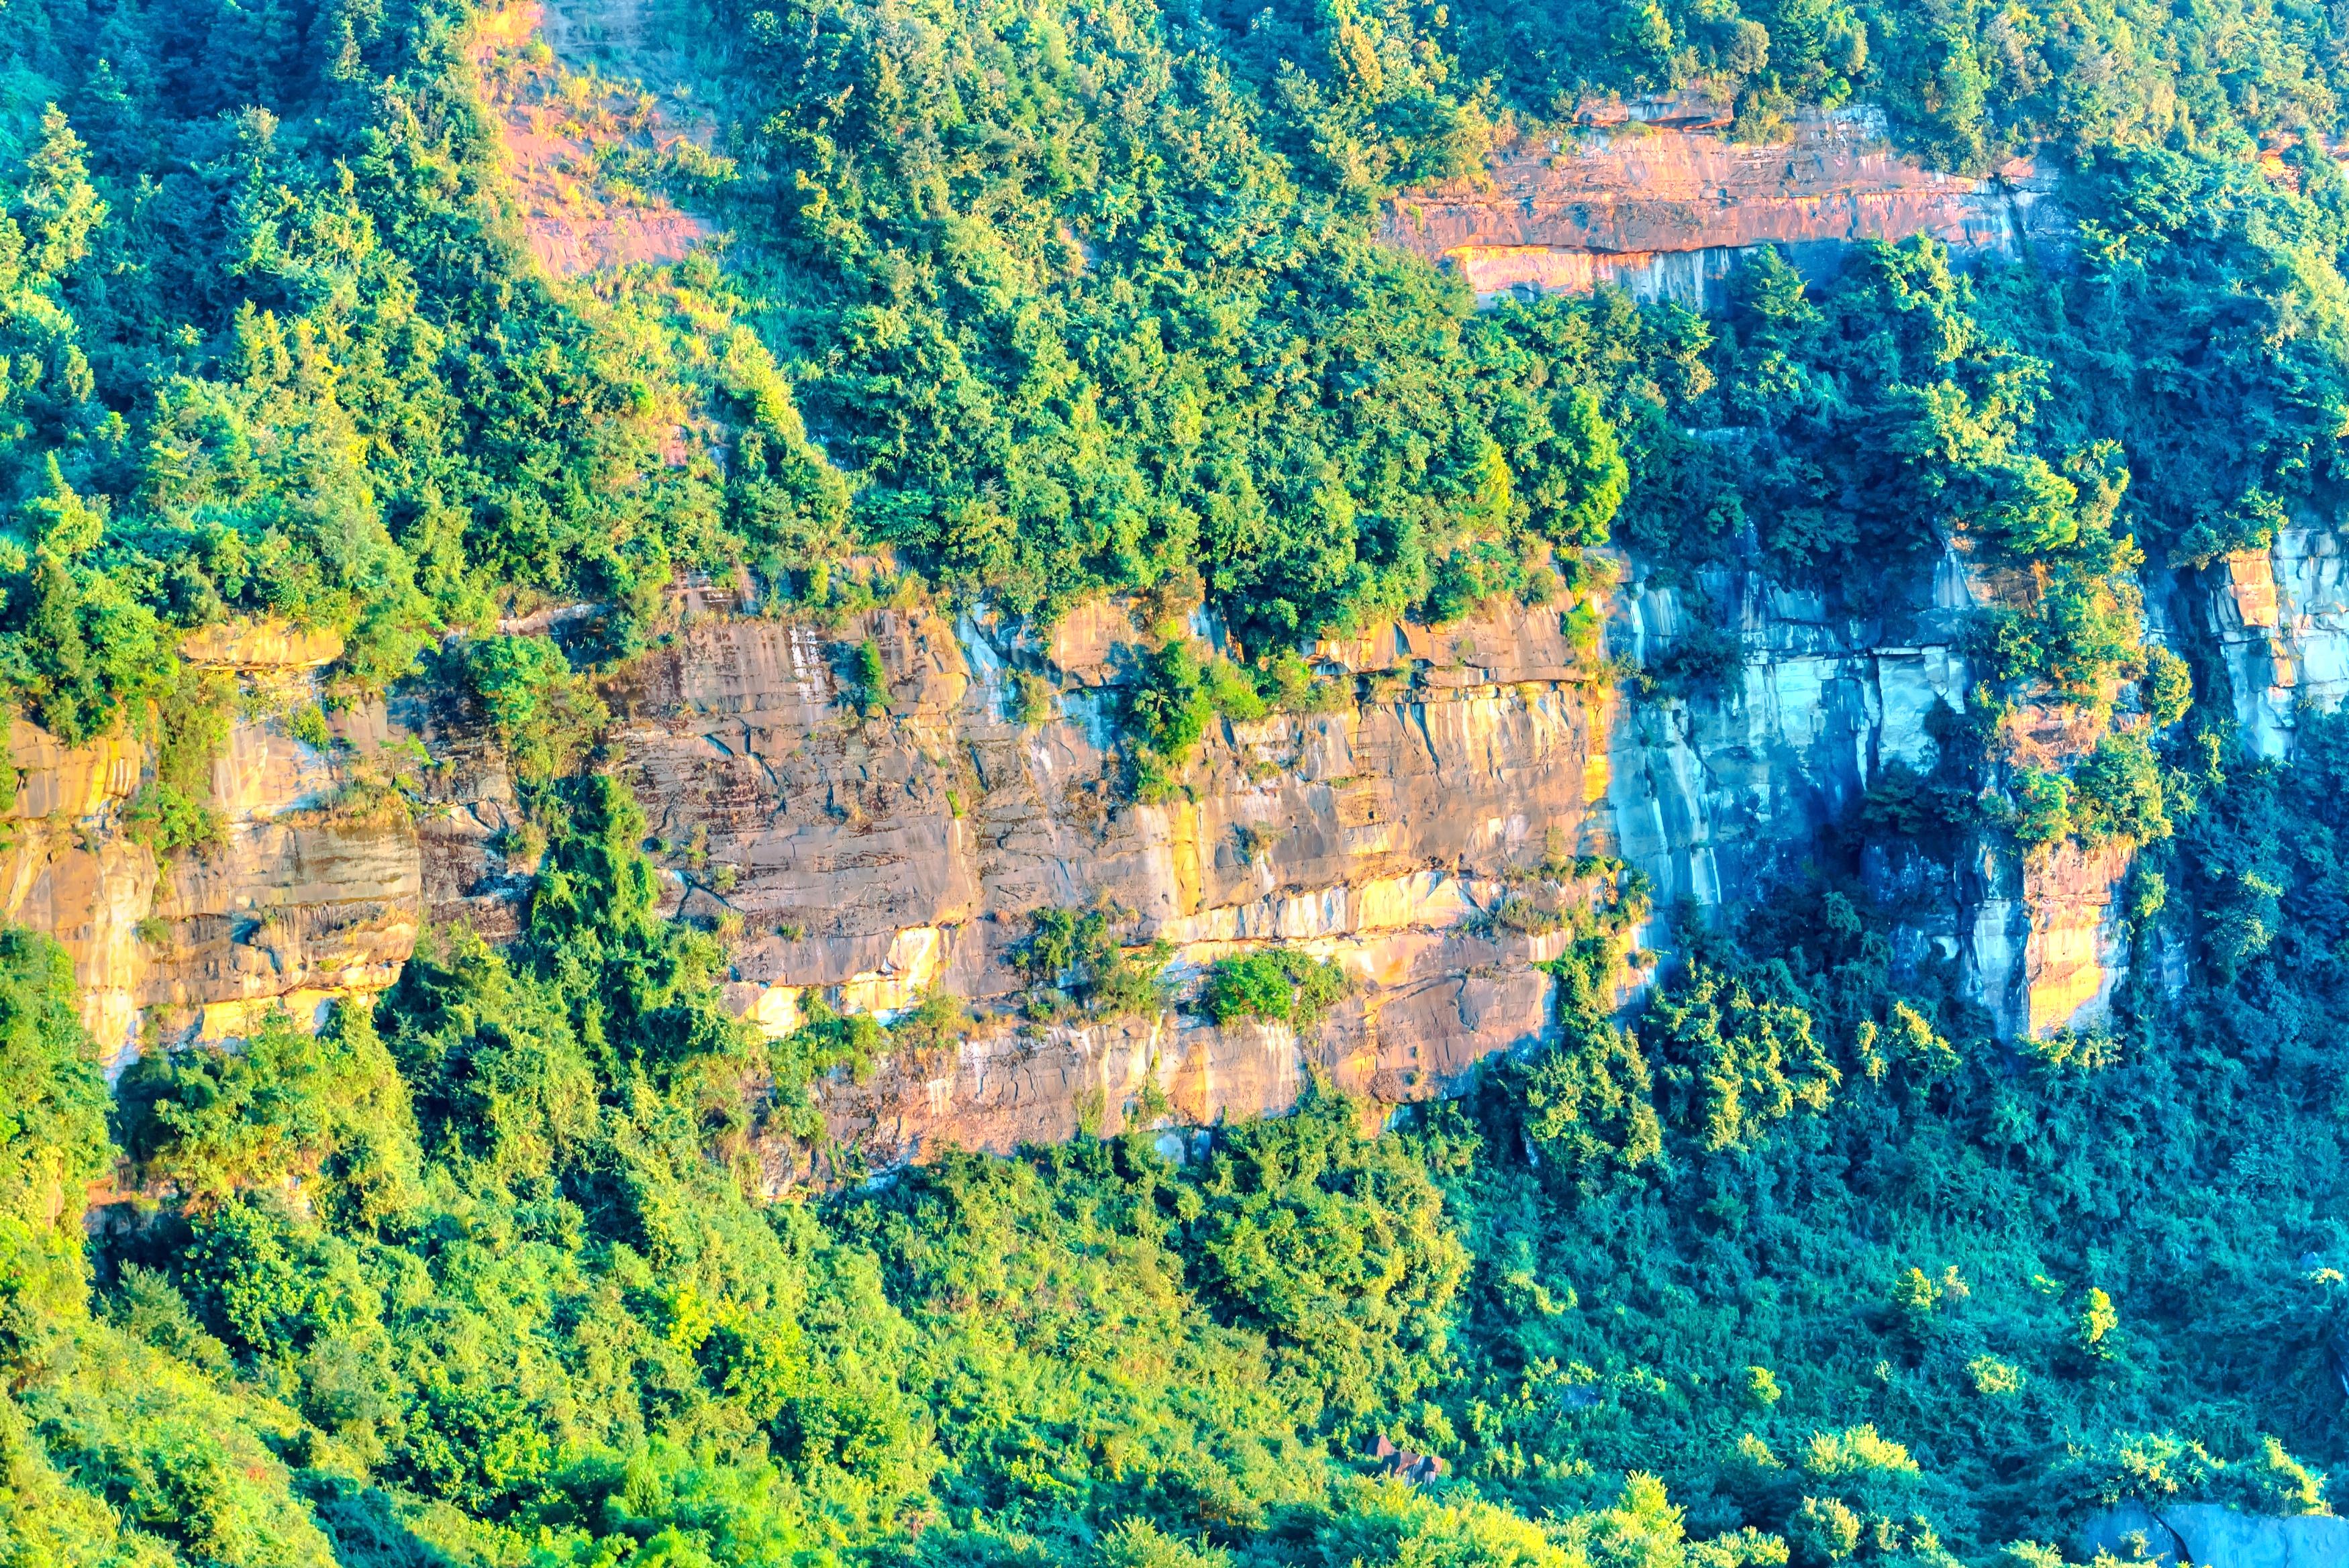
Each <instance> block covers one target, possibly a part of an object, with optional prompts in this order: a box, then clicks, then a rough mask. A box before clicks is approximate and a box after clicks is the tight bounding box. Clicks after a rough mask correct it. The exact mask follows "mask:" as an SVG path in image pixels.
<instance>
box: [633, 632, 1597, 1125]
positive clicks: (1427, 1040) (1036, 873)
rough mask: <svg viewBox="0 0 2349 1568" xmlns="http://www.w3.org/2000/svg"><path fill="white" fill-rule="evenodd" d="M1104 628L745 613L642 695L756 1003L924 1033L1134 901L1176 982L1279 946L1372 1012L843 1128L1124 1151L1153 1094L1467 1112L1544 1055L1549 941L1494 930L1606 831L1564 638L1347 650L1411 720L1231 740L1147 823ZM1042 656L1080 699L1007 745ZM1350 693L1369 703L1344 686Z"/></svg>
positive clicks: (1198, 1105)
mask: <svg viewBox="0 0 2349 1568" xmlns="http://www.w3.org/2000/svg"><path fill="white" fill-rule="evenodd" d="M1121 621H1122V617H1120V616H1119V615H1118V614H1117V613H1116V612H1115V611H1114V610H1112V609H1110V608H1108V607H1100V608H1097V609H1096V610H1094V611H1093V612H1092V613H1090V614H1080V615H1078V616H1076V617H1073V618H1071V621H1070V622H1069V623H1068V624H1065V625H1064V626H1063V627H1062V628H1061V631H1060V634H1058V636H1057V637H1056V638H1055V639H1054V641H1053V643H1052V644H1051V645H1050V646H1047V647H1026V646H1023V645H1021V644H1020V642H1019V639H1018V638H1017V637H1016V636H1015V635H1013V634H1011V633H1010V632H1009V630H1008V629H1006V628H1002V627H999V626H990V625H983V624H979V623H978V622H976V621H972V620H966V621H965V622H964V623H963V624H962V625H961V627H960V628H957V627H956V626H954V625H951V624H948V623H947V621H945V620H944V619H942V618H940V617H938V616H936V615H934V614H928V613H926V612H922V611H915V612H910V613H905V614H874V615H871V616H869V617H867V618H865V619H864V621H863V622H861V623H853V624H848V625H844V626H841V627H836V628H831V629H829V630H826V631H820V630H819V629H818V628H816V627H814V626H812V625H811V624H808V623H806V622H804V621H783V620H761V619H755V618H740V619H724V620H719V621H714V622H711V623H708V624H703V625H700V626H698V627H696V628H694V629H692V630H691V631H690V632H689V633H688V634H687V635H686V636H685V637H684V638H683V639H681V641H680V642H679V644H678V646H676V647H674V648H672V649H670V650H667V651H665V652H664V653H662V654H660V655H656V656H654V657H652V658H649V659H647V660H646V661H644V662H643V663H642V664H641V665H638V666H637V667H636V668H635V669H634V670H632V672H631V673H630V675H629V676H628V677H627V678H626V680H625V681H622V682H620V683H618V684H616V686H614V687H613V688H612V690H611V692H610V693H609V696H610V697H611V700H612V702H613V707H614V711H615V714H616V718H617V720H618V724H619V731H618V738H619V740H620V743H621V745H622V747H623V748H624V749H625V753H626V757H627V758H628V761H627V763H626V774H627V776H628V778H629V779H630V781H631V783H632V784H633V785H634V786H635V787H636V790H637V793H638V796H639V798H640V799H642V800H643V801H644V802H645V804H646V807H647V811H648V813H649V814H650V816H651V819H652V822H653V829H654V831H655V832H656V833H657V834H658V835H660V836H661V837H662V838H663V839H664V840H666V841H667V842H669V843H670V844H672V845H687V846H690V847H691V848H690V851H689V852H688V856H687V858H686V863H684V864H683V865H682V866H680V867H679V868H678V870H677V872H676V873H675V876H676V880H675V882H674V885H673V887H672V890H671V894H670V902H671V904H672V906H673V907H674V908H675V909H676V910H677V911H678V913H681V914H684V915H687V916H689V917H696V918H702V919H708V920H713V921H715V920H721V919H725V918H727V917H729V916H732V917H737V918H739V919H740V922H741V935H740V939H739V943H738V946H737V959H736V966H735V974H736V976H737V980H736V988H735V996H736V1000H737V1003H738V1005H739V1006H740V1007H741V1008H742V1010H743V1011H744V1012H745V1013H747V1014H749V1015H750V1016H754V1017H756V1018H758V1019H759V1020H761V1023H762V1024H763V1025H764V1026H767V1027H769V1028H771V1029H774V1030H778V1031H780V1030H782V1029H785V1028H788V1027H790V1026H792V1023H793V1022H794V1021H795V1020H796V1018H797V1017H798V1016H800V1012H801V1008H802V1002H803V999H804V997H805V996H806V995H807V994H808V993H809V992H810V991H811V990H815V989H821V990H823V992H824V993H825V994H826V995H828V996H829V998H830V999H831V1000H832V1002H833V1005H835V1006H842V1005H844V1006H854V1007H862V1008H872V1009H876V1010H889V1009H893V1008H896V1007H903V1006H909V1005H911V1004H912V1003H913V1002H914V1001H916V1000H917V999H918V997H919V995H921V993H922V992H923V991H924V990H926V988H927V987H929V986H930V985H945V986H946V987H947V989H949V990H950V991H952V992H954V993H955V994H957V995H961V996H965V997H968V998H971V999H974V1000H976V1001H979V1002H981V1003H988V1002H1000V1001H1004V1000H1007V999H1008V998H1009V997H1010V996H1011V995H1012V994H1013V993H1015V992H1017V991H1019V989H1021V987H1022V986H1023V985H1025V980H1024V979H1023V978H1022V977H1021V976H1020V975H1018V974H1017V973H1016V972H1015V971H1014V970H1013V968H1012V967H1011V965H1010V961H1009V958H1010V951H1011V949H1012V947H1013V945H1014V944H1016V943H1017V942H1018V941H1019V939H1020V938H1021V937H1023V936H1024V935H1025V934H1026V932H1027V929H1028V924H1027V919H1026V917H1027V916H1028V914H1029V913H1030V912H1032V911H1034V910H1036V909H1039V908H1041V907H1046V906H1057V907H1099V906H1110V907H1113V908H1115V909H1117V910H1120V911H1123V912H1125V913H1127V915H1128V916H1130V919H1129V921H1128V923H1127V927H1126V934H1127V935H1128V936H1129V938H1130V939H1132V940H1136V941H1146V940H1151V939H1154V938H1163V939H1164V940H1166V941H1168V942H1169V943H1171V944H1173V945H1174V949H1175V952H1176V960H1175V973H1176V974H1177V975H1185V974H1190V973H1195V972H1196V971H1197V970H1199V969H1201V968H1203V967H1204V966H1205V965H1207V964H1209V963H1212V962H1213V961H1214V959H1215V958H1216V957H1218V956H1220V955H1222V954H1227V953H1233V952H1238V951H1244V950H1247V949H1249V948H1252V947H1257V946H1262V945H1266V944H1272V943H1276V942H1278V943H1282V944H1291V945H1295V946H1298V947H1301V948H1303V949H1305V950H1306V951H1308V952H1310V953H1313V954H1316V955H1318V956H1321V957H1325V958H1328V959H1330V960H1331V961H1333V962H1335V963H1337V964H1339V965H1341V966H1342V967H1343V968H1345V969H1346V970H1347V971H1348V972H1349V974H1350V975H1352V976H1353V977H1354V978H1355V980H1356V982H1357V985H1356V987H1355V990H1354V993H1353V995H1350V997H1349V998H1348V999H1347V1000H1346V1001H1345V1002H1343V1003H1341V1004H1340V1006H1339V1008H1338V1009H1337V1010H1336V1012H1335V1013H1334V1015H1333V1016H1331V1017H1330V1018H1329V1019H1328V1020H1326V1021H1325V1022H1324V1023H1323V1024H1322V1025H1321V1026H1319V1027H1318V1028H1317V1029H1315V1030H1313V1031H1310V1032H1309V1037H1307V1038H1305V1039H1303V1040H1300V1039H1299V1038H1298V1037H1297V1036H1296V1035H1295V1034H1294V1033H1293V1032H1291V1031H1290V1030H1289V1029H1288V1028H1287V1027H1286V1026H1263V1025H1255V1024H1249V1025H1243V1026H1232V1027H1228V1028H1221V1029H1219V1028H1216V1027H1214V1026H1209V1025H1206V1024H1205V1023H1204V1022H1202V1021H1200V1020H1197V1019H1195V1018H1190V1017H1176V1016H1165V1017H1161V1018H1157V1019H1149V1020H1134V1021H1129V1022H1124V1023H1120V1024H1113V1025H1105V1026H1083V1027H1078V1026H1026V1025H1019V1024H1017V1023H1012V1022H1009V1021H1006V1022H1001V1023H998V1024H995V1025H991V1026H988V1027H986V1028H984V1029H982V1031H981V1032H980V1034H979V1035H978V1037H976V1038H974V1039H973V1040H972V1041H970V1042H968V1044H967V1045H966V1046H965V1047H962V1048H961V1049H960V1050H959V1051H957V1052H956V1053H954V1056H953V1059H952V1060H949V1061H939V1062H930V1063H897V1064H894V1065H893V1066H892V1067H891V1068H888V1069H887V1070H885V1072H884V1074H883V1075H882V1076H881V1077H880V1078H877V1079H876V1080H875V1081H874V1082H873V1083H871V1084H868V1085H864V1086H841V1088H839V1089H838V1090H837V1091H836V1092H834V1093H833V1094H831V1095H830V1096H829V1097H828V1105H829V1107H830V1109H831V1110H832V1114H833V1127H834V1131H835V1133H836V1134H837V1135H838V1136H840V1137H841V1138H842V1139H843V1140H844V1141H846V1142H849V1143H851V1144H854V1145H861V1146H864V1147H867V1148H869V1149H870V1150H872V1151H873V1153H874V1156H875V1157H878V1158H883V1159H887V1158H894V1157H895V1155H896V1153H897V1152H898V1151H899V1150H918V1149H921V1148H925V1147H931V1146H935V1145H936V1143H938V1142H940V1141H942V1140H951V1141H954V1142H957V1143H959V1144H963V1145H966V1146H977V1147H1007V1146H1009V1144H1010V1143H1012V1142H1014V1141H1017V1140H1019V1139H1022V1138H1037V1137H1057V1136H1065V1135H1067V1134H1068V1133H1070V1132H1071V1131H1073V1130H1075V1128H1076V1126H1077V1125H1078V1122H1079V1119H1081V1118H1092V1119H1095V1120H1096V1122H1097V1123H1098V1124H1099V1125H1102V1126H1105V1127H1108V1128H1114V1127H1116V1126H1118V1125H1120V1123H1121V1121H1122V1119H1123V1116H1124V1115H1125V1114H1126V1113H1127V1111H1128V1109H1130V1107H1131V1106H1132V1105H1133V1104H1134V1103H1135V1102H1136V1101H1137V1100H1138V1099H1142V1098H1144V1097H1145V1093H1146V1090H1145V1085H1154V1086H1155V1092H1156V1093H1157V1094H1159V1095H1162V1096H1164V1098H1165V1099H1167V1100H1168V1101H1169V1102H1170V1103H1171V1104H1172V1105H1174V1107H1175V1108H1177V1111H1178V1114H1180V1115H1182V1116H1183V1117H1184V1118H1185V1119H1191V1120H1195V1121H1202V1122H1205V1121H1212V1120H1214V1119H1216V1118H1217V1117H1218V1116H1222V1115H1247V1114H1253V1113H1255V1112H1257V1111H1261V1110H1265V1109H1274V1108H1278V1107H1280V1106H1284V1105H1286V1104H1288V1102H1289V1101H1290V1100H1291V1099H1294V1097H1295V1094H1296V1090H1297V1085H1298V1084H1299V1082H1300V1081H1301V1079H1302V1078H1303V1075H1304V1073H1305V1072H1306V1071H1307V1069H1308V1068H1319V1069H1320V1070H1323V1071H1325V1072H1326V1073H1328V1074H1329V1075H1330V1077H1331V1078H1333V1079H1334V1080H1335V1081H1337V1082H1338V1083H1340V1084H1341V1085H1343V1086H1345V1087H1347V1088H1353V1089H1359V1090H1362V1091H1365V1092H1368V1093H1370V1094H1371V1095H1372V1096H1374V1097H1375V1098H1378V1099H1383V1100H1388V1101H1398V1100H1405V1099H1418V1098H1423V1097H1424V1096H1426V1095H1429V1094H1433V1093H1436V1092H1440V1091H1441V1089H1442V1088H1444V1086H1446V1085H1448V1084H1450V1083H1452V1082H1454V1081H1455V1080H1456V1079H1457V1078H1459V1076H1460V1075H1461V1074H1462V1072H1464V1070H1465V1069H1466V1068H1467V1067H1469V1066H1470V1065H1471V1064H1473V1063H1474V1062H1475V1061H1476V1060H1478V1059H1480V1058H1482V1057H1485V1056H1488V1055H1490V1054H1492V1053H1493V1052H1495V1051H1497V1050H1503V1049H1508V1048H1511V1047H1520V1046H1523V1045H1526V1044H1529V1043H1531V1042H1532V1041H1534V1040H1536V1039H1537V1038H1538V1037H1540V1035H1541V1033H1542V1031H1543V1029H1544V1028H1545V1026H1546V1025H1547V1013H1548V981H1547V976H1545V975H1541V974H1540V973H1539V972H1538V971H1537V970H1535V969H1534V968H1533V967H1532V965H1533V964H1534V963H1535V962H1536V961H1537V960H1539V959H1541V958H1544V957H1547V956H1549V952H1548V951H1547V948H1546V947H1545V945H1544V944H1545V941H1549V942H1552V943H1554V942H1555V940H1556V939H1544V938H1539V937H1532V936H1526V935H1522V934H1509V933H1506V932H1503V933H1492V932H1487V931H1486V930H1485V925H1486V924H1487V923H1486V922H1485V919H1484V916H1485V913H1487V912H1488V911H1489V910H1490V909H1491V908H1492V907H1493V906H1494V905H1495V903H1497V902H1498V901H1499V900H1500V898H1501V897H1502V896H1503V895H1504V893H1505V892H1506V891H1507V890H1508V888H1509V886H1510V885H1511V879H1512V878H1513V877H1522V876H1523V874H1524V872H1525V869H1526V866H1528V865H1529V864H1530V863H1531V862H1532V861H1537V860H1539V859H1540V858H1541V857H1542V855H1543V854H1544V853H1545V852H1546V851H1548V850H1550V849H1552V848H1554V847H1556V846H1557V845H1559V844H1563V845H1565V846H1567V847H1568V848H1569V849H1575V848H1588V847H1593V846H1597V845H1599V843H1601V842H1602V841H1604V839H1605V837H1606V834H1607V826H1606V821H1605V812H1604V810H1603V807H1604V801H1605V794H1606V784H1607V776H1606V756H1607V753H1606V748H1605V738H1606V734H1607V720H1608V707H1609V703H1608V698H1607V696H1605V693H1604V687H1603V686H1602V685H1600V684H1599V683H1598V682H1597V681H1595V680H1594V679H1593V674H1594V670H1593V665H1592V663H1591V661H1590V659H1589V658H1588V656H1586V655H1578V653H1577V652H1576V651H1575V650H1574V649H1573V648H1572V647H1571V646H1570V645H1568V641H1567V638H1566V635H1565V634H1564V632H1563V630H1562V629H1561V626H1560V616H1559V614H1558V612H1557V611H1555V610H1550V611H1546V612H1538V613H1534V614H1526V615H1520V616H1510V617H1506V618H1503V619H1500V620H1495V621H1486V622H1480V623H1472V624H1467V625H1464V626H1462V627H1458V628H1454V629H1453V630H1452V631H1450V632H1449V633H1448V634H1445V635H1444V636H1442V637H1437V636H1435V635H1433V634H1429V633H1426V632H1424V631H1423V630H1420V629H1417V628H1388V629H1386V630H1384V631H1383V632H1381V634H1379V635H1376V636H1373V637H1370V638H1365V639H1363V640H1361V642H1359V643H1356V644H1350V645H1344V646H1337V645H1331V646H1328V647H1325V648H1324V649H1323V650H1322V653H1323V655H1325V658H1326V660H1327V665H1326V667H1327V668H1328V669H1329V670H1330V672H1331V674H1332V676H1333V677H1339V676H1340V672H1345V671H1358V670H1359V671H1365V672H1376V673H1381V674H1392V678H1393V680H1394V684H1395V686H1396V687H1397V689H1396V690H1395V691H1394V693H1393V694H1392V696H1391V697H1387V698H1381V699H1380V700H1373V701H1371V702H1369V703H1366V704H1364V705H1362V706H1361V707H1357V706H1356V705H1355V704H1354V703H1353V702H1351V701H1347V702H1343V703H1341V704H1340V705H1337V706H1336V707H1334V708H1333V709H1332V711H1330V712H1327V713H1322V714H1315V715H1309V716H1304V717H1276V718H1268V719H1266V720H1263V721H1261V722H1258V723H1255V724H1249V725H1229V726H1226V727H1224V728H1223V730H1222V732H1221V733H1220V734H1219V735H1217V736H1215V737H1213V738H1211V741H1210V744H1209V746H1208V748H1207V749H1206V757H1205V758H1204V759H1203V760H1202V762H1201V763H1200V764H1199V765H1198V766H1197V767H1196V768H1195V769H1193V770H1192V771H1191V772H1190V773H1189V774H1187V775H1186V783H1187V784H1188V789H1187V790H1186V792H1185V793H1184V794H1183V795H1181V796H1178V797H1177V798H1175V799H1171V800H1168V801H1165V802H1162V803H1156V804H1137V803H1133V802H1130V801H1127V800H1126V799H1124V798H1123V789H1121V786H1120V780H1119V778H1118V770H1119V768H1120V762H1119V759H1118V758H1117V757H1116V755H1115V753H1114V751H1113V750H1112V748H1111V727H1110V726H1109V725H1108V724H1106V723H1105V722H1104V720H1105V718H1106V717H1107V713H1108V710H1109V706H1110V704H1111V702H1112V697H1111V696H1109V695H1108V694H1106V693H1105V692H1103V691H1102V689H1101V688H1102V685H1103V684H1105V683H1107V682H1110V681H1113V680H1114V679H1115V678H1116V670H1115V668H1114V661H1115V659H1116V657H1117V656H1118V654H1119V652H1120V650H1121V648H1122V647H1123V645H1125V644H1126V643H1128V642H1130V641H1131V640H1132V639H1133V638H1134V637H1135V636H1136V634H1135V632H1134V630H1133V628H1132V627H1131V626H1127V625H1123V624H1119V623H1120V622H1121ZM867 634H869V635H871V636H873V637H874V640H875V642H876V643H877V645H879V647H880V649H881V651H882V654H883V656H884V658H885V661H886V662H887V664H888V666H889V670H890V674H891V677H892V682H891V703H890V712H889V714H888V715H887V717H885V718H865V717H862V716H860V715H858V714H857V713H855V712H854V711H853V710H852V709H850V708H849V707H846V706H845V705H843V702H842V701H841V688H840V683H839V678H838V676H837V674H836V671H835V665H836V664H837V663H838V662H839V660H840V656H841V654H840V650H841V649H842V648H843V646H848V645H854V642H855V640H857V639H858V638H860V637H862V636H864V635H867ZM1013 661H1020V662H1024V663H1026V664H1028V665H1031V666H1041V667H1043V668H1045V669H1048V670H1050V671H1051V672H1053V673H1054V674H1055V675H1057V676H1059V678H1060V684H1061V686H1062V687H1063V690H1064V695H1063V696H1062V698H1061V712H1060V714H1059V716H1058V717H1056V718H1055V719H1054V720H1052V721H1051V722H1048V723H1045V724H1043V725H1040V726H1038V727H1034V728H1027V727H1021V726H1019V725H1018V724H1016V723H1013V722H1011V721H1010V720H1009V717H1007V713H1008V691H1007V683H1006V676H1005V672H1006V669H1007V667H1008V666H1009V664H1010V663H1011V662H1013ZM1340 678H1342V677H1340Z"/></svg>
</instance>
